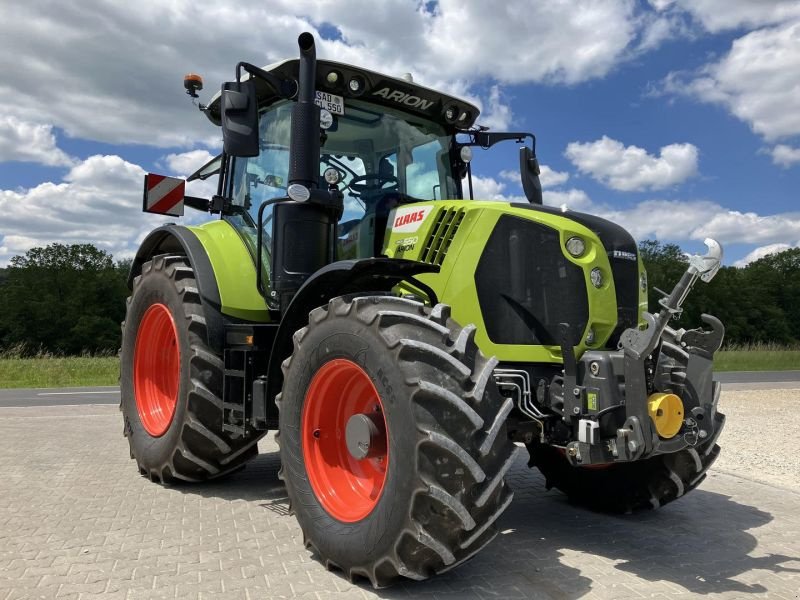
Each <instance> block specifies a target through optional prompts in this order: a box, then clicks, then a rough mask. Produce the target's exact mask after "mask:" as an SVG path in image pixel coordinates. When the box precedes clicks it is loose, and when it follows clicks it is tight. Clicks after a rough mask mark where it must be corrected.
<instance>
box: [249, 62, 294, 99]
mask: <svg viewBox="0 0 800 600" xmlns="http://www.w3.org/2000/svg"><path fill="white" fill-rule="evenodd" d="M242 70H244V71H246V72H247V73H249V74H250V75H251V76H252V77H257V78H258V79H260V80H261V81H263V82H265V83H266V84H267V85H268V86H269V87H271V88H272V90H273V91H274V92H275V93H276V94H277V95H278V96H280V97H281V98H286V99H291V98H294V97H295V96H296V95H297V82H296V81H293V80H291V79H281V78H280V77H278V76H277V75H274V74H272V73H269V72H268V71H265V70H264V69H260V68H258V67H257V66H255V65H252V64H250V63H248V62H240V63H238V64H237V65H236V81H239V82H241V80H242Z"/></svg>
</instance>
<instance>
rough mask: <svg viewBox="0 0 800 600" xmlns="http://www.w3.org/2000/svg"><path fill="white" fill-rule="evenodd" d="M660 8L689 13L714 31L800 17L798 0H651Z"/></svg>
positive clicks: (709, 29)
mask: <svg viewBox="0 0 800 600" xmlns="http://www.w3.org/2000/svg"><path fill="white" fill-rule="evenodd" d="M649 1H650V4H651V5H652V6H653V8H655V9H656V10H658V11H664V10H666V9H670V8H671V9H679V10H683V11H687V12H688V13H690V14H691V15H692V16H693V17H694V18H695V19H696V20H697V21H699V22H700V23H701V24H702V26H703V27H704V28H705V29H707V30H708V31H710V32H712V33H717V32H719V31H724V30H727V29H735V28H737V27H750V28H753V27H762V26H764V25H775V24H778V23H784V22H787V21H790V20H792V19H797V18H800V3H798V2H797V0H756V1H754V0H649Z"/></svg>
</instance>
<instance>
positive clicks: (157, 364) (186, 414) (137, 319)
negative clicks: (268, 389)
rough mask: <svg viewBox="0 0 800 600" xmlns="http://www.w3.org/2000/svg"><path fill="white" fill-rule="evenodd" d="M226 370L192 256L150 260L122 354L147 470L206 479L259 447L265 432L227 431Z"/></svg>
mask: <svg viewBox="0 0 800 600" xmlns="http://www.w3.org/2000/svg"><path fill="white" fill-rule="evenodd" d="M223 373H224V363H223V360H222V358H221V357H220V356H218V355H217V354H215V353H214V352H213V351H212V350H211V348H210V347H209V346H208V342H207V335H206V320H205V316H204V310H203V306H202V304H201V303H200V295H199V293H198V291H197V284H196V282H195V275H194V270H193V269H192V267H191V266H190V265H189V262H188V261H187V259H186V257H185V256H171V255H161V256H156V257H154V258H153V259H152V260H151V261H149V262H146V263H145V264H144V265H143V266H142V273H141V275H139V276H138V277H136V278H135V279H134V282H133V291H132V293H131V296H130V297H129V298H128V304H127V312H126V317H125V321H124V323H123V324H122V350H121V355H120V392H121V400H120V410H121V411H122V414H123V419H124V427H123V432H124V435H125V436H126V437H127V438H128V443H129V445H130V452H131V458H133V459H135V460H136V463H137V465H138V466H139V472H140V473H141V474H142V475H144V476H146V477H149V478H150V480H152V481H156V482H163V483H172V482H175V481H204V480H207V479H212V478H215V477H220V476H222V475H225V474H227V473H230V472H232V471H234V470H236V469H238V468H240V467H241V466H242V465H243V464H244V463H245V462H246V461H247V460H249V459H250V458H252V457H254V456H255V455H256V454H258V449H257V447H256V442H257V441H258V438H260V437H261V436H262V435H263V433H261V432H256V434H253V435H251V436H250V437H243V438H238V439H232V438H231V437H230V436H229V435H228V434H227V433H226V432H223V431H222V386H223Z"/></svg>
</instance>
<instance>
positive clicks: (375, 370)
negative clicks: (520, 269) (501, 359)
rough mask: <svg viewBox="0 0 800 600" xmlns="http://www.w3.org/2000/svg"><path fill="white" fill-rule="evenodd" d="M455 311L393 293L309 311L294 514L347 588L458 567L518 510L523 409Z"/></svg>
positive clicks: (298, 350) (299, 348)
mask: <svg viewBox="0 0 800 600" xmlns="http://www.w3.org/2000/svg"><path fill="white" fill-rule="evenodd" d="M449 315H450V308H449V307H448V306H445V305H443V304H438V305H436V306H435V307H434V308H433V309H428V308H425V307H424V305H423V304H421V303H419V302H415V301H412V300H409V299H403V298H397V297H392V296H368V297H355V298H352V297H351V298H349V299H344V298H335V299H333V300H331V301H330V302H329V303H328V305H327V306H326V307H322V308H317V309H315V310H314V311H312V312H311V314H310V318H309V325H308V326H307V327H305V328H303V329H301V330H299V331H298V332H297V333H296V334H295V336H294V352H293V354H292V356H291V357H290V358H289V359H287V360H286V361H284V364H283V371H284V385H283V390H282V392H281V394H280V395H279V396H278V408H279V409H280V417H279V423H280V425H279V433H280V435H279V437H278V440H279V444H280V453H281V461H282V472H281V477H282V478H283V480H284V481H285V483H286V488H287V492H288V496H289V501H290V508H291V510H292V511H293V512H294V514H295V515H296V517H297V520H298V521H299V523H300V527H301V528H302V530H303V536H304V541H305V544H306V547H308V548H311V549H312V550H313V551H315V553H316V554H317V556H318V557H319V559H320V560H321V561H322V562H323V564H324V565H325V566H326V567H327V568H329V569H333V568H335V569H339V570H341V571H343V572H344V573H345V574H346V575H347V576H348V577H349V578H350V580H351V581H352V580H353V579H354V578H356V577H365V578H367V579H369V581H370V582H371V583H372V585H373V586H374V587H376V588H380V587H386V586H388V585H390V584H391V583H392V582H393V581H394V580H395V579H397V578H398V577H401V576H404V577H408V578H411V579H416V580H422V579H426V578H428V577H430V576H432V575H434V574H437V573H441V572H443V571H446V570H448V569H451V568H453V567H454V566H456V565H458V564H460V563H462V562H464V561H465V560H467V559H468V558H470V557H472V556H473V555H474V554H475V553H476V552H478V551H479V550H480V549H481V548H483V547H484V546H485V545H486V544H488V543H489V542H490V541H491V540H492V539H493V538H494V537H495V535H496V530H495V527H494V525H495V521H496V520H497V518H498V517H499V516H500V515H501V514H502V513H503V511H504V510H505V509H506V508H507V507H508V505H509V504H510V503H511V499H512V497H513V493H512V492H511V490H510V489H509V488H508V486H507V484H506V482H505V479H504V477H505V474H506V472H507V471H508V469H509V468H510V467H511V465H512V464H513V462H514V460H515V457H516V454H517V450H519V448H517V447H516V446H514V444H512V443H511V442H510V441H509V439H508V436H507V433H506V425H505V421H506V417H507V415H508V413H509V412H510V410H511V408H512V406H513V404H512V402H511V400H507V399H504V398H502V397H501V396H500V394H499V392H498V391H497V388H496V387H495V384H494V380H493V378H492V371H493V370H494V367H495V366H496V364H497V362H496V360H495V359H487V358H486V357H484V356H483V355H482V354H481V353H480V351H479V350H478V348H477V346H476V345H475V342H474V335H475V327H474V326H472V325H469V326H467V327H464V328H461V327H459V326H458V325H457V324H456V323H455V322H454V321H452V320H451V319H450V318H449ZM353 423H355V424H354V425H353V431H355V432H356V433H358V432H361V437H360V438H359V436H358V435H353V436H351V435H350V434H351V427H350V425H351V424H353ZM367 431H370V432H371V433H370V434H369V435H367V434H366V433H365V432H367ZM353 448H356V450H357V451H356V453H354V452H353V450H352V449H353ZM358 452H363V453H367V452H369V454H367V456H366V457H364V456H363V455H359V454H358Z"/></svg>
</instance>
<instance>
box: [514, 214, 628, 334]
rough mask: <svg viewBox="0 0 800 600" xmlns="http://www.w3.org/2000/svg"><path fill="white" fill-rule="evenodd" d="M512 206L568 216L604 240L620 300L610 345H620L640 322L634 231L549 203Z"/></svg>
mask: <svg viewBox="0 0 800 600" xmlns="http://www.w3.org/2000/svg"><path fill="white" fill-rule="evenodd" d="M512 206H514V208H525V209H528V210H535V211H538V212H544V213H548V214H558V215H560V216H565V217H567V218H569V219H572V220H573V221H576V222H577V223H580V224H581V225H583V226H585V227H587V228H589V229H590V230H592V231H593V232H594V233H595V234H596V235H597V237H598V238H600V242H601V243H602V244H603V247H604V248H605V250H606V252H607V253H608V260H609V263H610V264H611V274H612V275H613V277H614V289H615V290H616V300H617V326H616V328H615V329H614V332H613V333H612V334H611V337H610V338H609V339H608V342H607V343H606V347H608V348H616V347H617V342H618V341H619V338H620V336H621V335H622V332H623V331H625V330H626V329H628V328H630V327H636V326H637V324H638V322H639V263H638V261H637V260H635V257H637V256H638V255H639V253H638V249H637V248H636V242H635V241H634V239H633V237H631V234H630V233H628V232H627V231H625V229H624V228H622V227H620V226H619V225H617V224H616V223H612V222H611V221H607V220H605V219H603V218H601V217H597V216H595V215H587V214H586V213H580V212H573V211H569V212H567V213H562V212H561V211H560V210H559V209H556V208H553V207H549V206H532V205H530V204H513V205H512ZM615 251H618V252H620V253H621V254H620V255H619V257H617V256H615V255H614V253H615ZM622 256H632V257H634V260H631V259H629V258H622Z"/></svg>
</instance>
